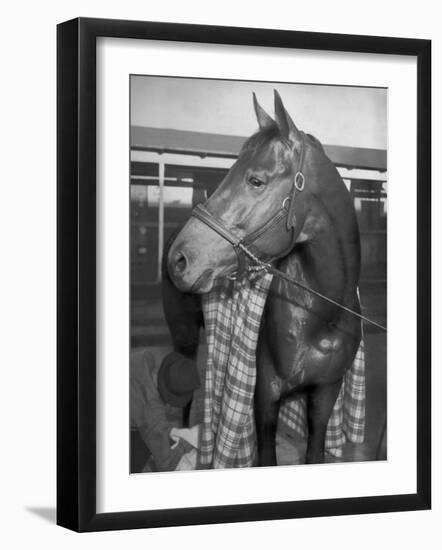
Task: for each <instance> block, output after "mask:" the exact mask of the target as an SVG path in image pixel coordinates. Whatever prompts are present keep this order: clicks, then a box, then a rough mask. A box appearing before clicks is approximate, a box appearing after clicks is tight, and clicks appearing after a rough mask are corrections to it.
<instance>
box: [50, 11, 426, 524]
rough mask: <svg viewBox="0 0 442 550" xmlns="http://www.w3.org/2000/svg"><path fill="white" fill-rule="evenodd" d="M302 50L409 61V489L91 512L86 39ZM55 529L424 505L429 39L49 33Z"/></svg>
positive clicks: (91, 262)
mask: <svg viewBox="0 0 442 550" xmlns="http://www.w3.org/2000/svg"><path fill="white" fill-rule="evenodd" d="M97 37H117V38H132V39H153V40H166V41H182V42H197V43H207V44H230V45H242V46H267V47H273V48H281V47H283V48H300V49H310V50H326V51H338V52H354V53H377V54H397V55H405V56H415V57H416V59H417V115H418V120H417V136H416V143H417V174H416V177H417V186H418V193H417V225H418V234H417V327H418V328H417V358H416V361H417V363H416V364H417V396H416V398H417V434H416V437H417V473H416V475H417V492H416V494H402V495H401V494H398V495H385V496H374V497H360V498H339V499H327V500H310V501H294V502H276V503H266V502H263V503H259V504H243V505H227V506H210V507H203V508H187V509H186V508H183V509H165V510H139V511H133V512H117V513H97V512H96V472H97V468H96V320H97V317H96V291H97V288H96V252H97V250H96V241H95V239H94V238H93V236H94V235H95V234H96V39H97ZM57 46H58V58H57V72H58V74H57V91H58V99H57V139H58V146H57V180H58V200H57V223H58V241H57V253H58V262H57V280H58V291H57V315H58V335H57V346H58V351H57V364H58V368H57V374H58V377H57V378H58V379H57V414H58V421H57V439H58V440H57V465H58V466H57V523H58V524H59V525H61V526H64V527H67V528H69V529H73V530H75V531H101V530H111V529H133V528H146V527H162V526H175V525H195V524H209V523H223V522H241V521H256V520H272V519H285V518H301V517H318V516H326V515H345V514H366V513H375V512H376V513H379V512H394V511H409V510H424V509H429V508H430V505H431V439H430V437H431V418H430V411H431V378H430V377H431V374H430V371H431V368H430V364H431V363H430V362H431V351H430V350H431V341H430V339H431V336H430V335H431V330H430V323H431V313H430V312H431V295H430V292H431V290H430V277H431V274H430V268H431V235H430V226H431V218H430V215H431V208H430V204H431V171H430V165H431V86H430V84H431V41H429V40H416V39H408V38H387V37H376V36H355V35H338V34H324V33H311V32H295V31H282V30H263V29H255V28H230V27H218V26H202V25H185V24H171V23H159V22H139V21H119V20H106V19H84V18H79V19H74V20H71V21H67V22H64V23H61V24H60V25H58V28H57Z"/></svg>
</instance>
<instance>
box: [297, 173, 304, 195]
mask: <svg viewBox="0 0 442 550" xmlns="http://www.w3.org/2000/svg"><path fill="white" fill-rule="evenodd" d="M299 180H301V183H298V181H299ZM304 184H305V178H304V174H303V173H302V172H296V174H295V187H296V189H297V190H298V191H302V190H303V189H304Z"/></svg>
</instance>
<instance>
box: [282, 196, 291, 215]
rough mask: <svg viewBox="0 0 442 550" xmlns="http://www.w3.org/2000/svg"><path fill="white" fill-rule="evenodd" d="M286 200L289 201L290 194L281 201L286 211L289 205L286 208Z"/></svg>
mask: <svg viewBox="0 0 442 550" xmlns="http://www.w3.org/2000/svg"><path fill="white" fill-rule="evenodd" d="M287 201H288V202H290V201H291V197H290V196H288V197H286V198H285V199H284V200H283V201H282V207H283V208H284V210H287V212H288V211H289V208H290V206H289V207H288V208H286V204H287Z"/></svg>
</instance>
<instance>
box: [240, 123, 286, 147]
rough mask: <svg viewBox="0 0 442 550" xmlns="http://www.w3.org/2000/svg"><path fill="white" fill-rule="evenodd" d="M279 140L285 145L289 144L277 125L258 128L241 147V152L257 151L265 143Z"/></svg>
mask: <svg viewBox="0 0 442 550" xmlns="http://www.w3.org/2000/svg"><path fill="white" fill-rule="evenodd" d="M274 141H278V142H281V144H283V145H285V146H289V143H288V142H286V140H285V139H284V138H283V136H282V135H281V132H280V130H279V128H278V126H277V125H276V123H275V124H274V125H272V126H268V127H266V128H263V129H261V130H258V131H257V132H256V133H254V134H253V135H252V136H250V137H249V138H248V139H247V140H246V141H245V143H244V145H243V146H242V149H241V153H240V154H242V153H246V152H251V153H256V152H257V150H258V149H260V148H261V147H263V146H264V145H270V143H272V142H274Z"/></svg>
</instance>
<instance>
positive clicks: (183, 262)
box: [175, 252, 187, 273]
mask: <svg viewBox="0 0 442 550" xmlns="http://www.w3.org/2000/svg"><path fill="white" fill-rule="evenodd" d="M186 267H187V259H186V256H184V254H183V253H182V252H177V253H176V256H175V271H176V272H177V273H182V272H183V271H184V270H185V269H186Z"/></svg>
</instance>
